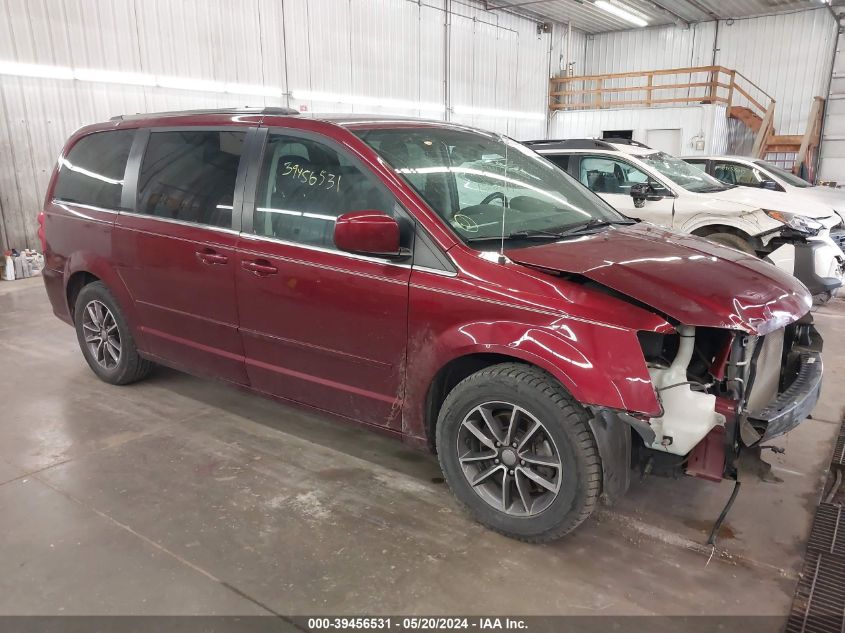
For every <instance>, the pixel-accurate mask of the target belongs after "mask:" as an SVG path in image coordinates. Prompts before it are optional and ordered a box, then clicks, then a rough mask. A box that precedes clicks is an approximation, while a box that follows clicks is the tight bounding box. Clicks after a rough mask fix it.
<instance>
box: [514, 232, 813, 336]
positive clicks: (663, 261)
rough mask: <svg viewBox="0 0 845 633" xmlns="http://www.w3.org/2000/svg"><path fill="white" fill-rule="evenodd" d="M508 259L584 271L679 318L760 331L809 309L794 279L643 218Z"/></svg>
mask: <svg viewBox="0 0 845 633" xmlns="http://www.w3.org/2000/svg"><path fill="white" fill-rule="evenodd" d="M505 255H507V257H508V258H510V259H511V260H512V261H514V262H516V263H518V264H523V265H526V266H532V267H535V268H539V269H543V270H548V271H554V272H562V273H569V274H573V275H578V276H581V277H586V278H587V279H590V280H592V281H594V282H596V283H599V284H601V285H603V286H605V287H607V288H611V289H612V290H615V291H616V292H619V293H622V294H623V295H626V296H628V297H630V298H632V299H635V300H637V301H639V302H640V303H644V304H646V305H648V306H651V307H652V308H653V309H654V310H656V311H658V312H661V313H663V314H665V315H667V316H669V317H671V318H673V319H675V320H677V321H678V322H680V323H683V324H686V325H695V326H702V327H717V328H729V329H737V330H742V331H745V332H748V333H750V334H759V335H763V334H766V333H768V332H771V331H773V330H776V329H779V328H781V327H783V326H785V325H787V324H788V323H791V322H793V321H795V320H797V319H799V318H800V317H801V316H803V315H804V314H806V313H807V312H808V311H809V309H810V306H811V305H812V297H811V296H810V293H809V292H808V291H807V289H806V288H805V287H804V285H803V284H801V282H799V281H798V280H797V279H795V278H794V277H792V276H791V275H788V274H786V273H784V272H782V271H781V270H779V269H778V268H776V267H775V266H772V265H771V264H767V263H765V262H763V261H761V260H759V259H757V258H755V257H753V256H749V255H746V254H745V253H742V252H740V251H737V250H734V249H732V248H729V247H727V246H721V245H719V244H715V243H712V242H708V241H706V240H704V239H702V238H698V237H695V236H692V235H686V234H681V233H676V232H673V231H667V230H664V229H662V228H659V227H656V226H654V225H650V224H646V223H640V224H637V225H632V226H628V227H622V228H616V227H612V228H608V229H606V230H603V231H601V232H599V233H594V234H592V235H585V236H582V237H579V238H575V239H569V240H563V241H560V242H553V243H545V244H541V245H538V246H532V247H528V248H515V249H508V250H506V251H505Z"/></svg>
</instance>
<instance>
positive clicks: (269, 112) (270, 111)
mask: <svg viewBox="0 0 845 633" xmlns="http://www.w3.org/2000/svg"><path fill="white" fill-rule="evenodd" d="M196 114H263V115H266V116H292V115H295V114H299V111H298V110H294V109H293V108H285V107H280V106H270V107H266V108H247V107H244V108H216V109H215V108H212V109H206V110H173V111H170V112H147V113H145V112H138V113H137V114H119V115H117V116H113V117H112V118H111V119H109V120H110V121H132V120H133V119H135V120H137V119H147V118H156V117H169V116H191V115H196Z"/></svg>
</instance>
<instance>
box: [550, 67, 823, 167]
mask: <svg viewBox="0 0 845 633" xmlns="http://www.w3.org/2000/svg"><path fill="white" fill-rule="evenodd" d="M695 104H722V105H724V106H725V107H726V114H727V116H728V117H729V118H731V119H735V120H737V121H739V122H740V123H742V124H743V125H744V126H746V127H747V128H748V129H749V130H751V131H752V132H753V133H754V147H753V149H752V151H751V155H752V156H754V157H755V158H762V159H765V160H769V161H771V162H774V163H776V164H778V165H779V166H780V167H783V168H784V169H788V170H791V171H792V172H793V173H795V174H798V175H800V176H801V177H803V178H806V179H808V180H812V178H813V177H814V176H815V174H814V173H813V167H814V166H815V164H816V162H817V161H816V157H817V154H818V148H819V143H820V140H821V124H822V116H823V112H824V99H823V98H822V97H815V99H813V106H812V108H811V110H810V116H809V117H808V118H807V125H806V128H805V131H804V134H777V133H776V132H775V129H774V117H775V99H774V97H772V96H771V95H770V94H768V93H767V92H766V91H765V90H763V89H762V88H760V86H758V85H757V84H755V83H754V82H753V81H751V80H750V79H748V77H746V76H745V75H743V74H742V73H740V72H739V71H738V70H734V69H731V68H725V67H723V66H695V67H689V68H666V69H661V70H646V71H635V72H624V73H608V74H603V75H582V76H573V75H563V76H558V77H552V78H551V80H550V85H549V109H550V110H551V111H552V112H554V111H556V110H587V109H590V110H593V109H596V110H597V109H602V108H619V107H623V108H631V107H653V106H659V105H695Z"/></svg>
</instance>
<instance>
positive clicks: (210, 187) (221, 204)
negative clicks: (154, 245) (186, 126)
mask: <svg viewBox="0 0 845 633" xmlns="http://www.w3.org/2000/svg"><path fill="white" fill-rule="evenodd" d="M245 138H246V132H230V131H219V130H179V131H167V132H157V131H155V130H153V131H152V132H151V133H150V140H149V142H148V143H147V149H146V152H145V153H144V159H143V161H142V162H141V172H140V174H139V176H138V203H137V207H136V211H137V212H138V213H143V214H145V215H153V216H156V217H161V218H170V219H173V220H180V221H182V222H191V223H196V224H207V225H210V226H219V227H223V228H231V226H232V206H233V203H234V197H235V179H236V178H237V175H238V164H239V163H240V158H241V153H242V150H243V145H244V139H245Z"/></svg>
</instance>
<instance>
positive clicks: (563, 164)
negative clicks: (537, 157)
mask: <svg viewBox="0 0 845 633" xmlns="http://www.w3.org/2000/svg"><path fill="white" fill-rule="evenodd" d="M542 156H543V158H545V159H546V160H550V161H551V162H553V163H554V164H555V165H557V166H558V167H560V168H561V169H562V170H563V171H569V154H543V155H542Z"/></svg>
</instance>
